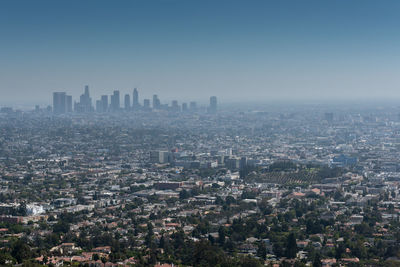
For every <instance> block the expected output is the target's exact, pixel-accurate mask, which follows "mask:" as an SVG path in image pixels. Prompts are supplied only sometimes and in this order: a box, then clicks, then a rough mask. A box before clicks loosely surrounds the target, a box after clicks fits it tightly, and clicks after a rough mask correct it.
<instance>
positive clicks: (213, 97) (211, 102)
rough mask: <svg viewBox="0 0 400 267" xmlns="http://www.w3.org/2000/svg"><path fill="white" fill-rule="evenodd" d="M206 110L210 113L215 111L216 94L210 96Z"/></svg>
mask: <svg viewBox="0 0 400 267" xmlns="http://www.w3.org/2000/svg"><path fill="white" fill-rule="evenodd" d="M208 112H210V113H216V112H217V97H216V96H212V97H210V106H209V108H208Z"/></svg>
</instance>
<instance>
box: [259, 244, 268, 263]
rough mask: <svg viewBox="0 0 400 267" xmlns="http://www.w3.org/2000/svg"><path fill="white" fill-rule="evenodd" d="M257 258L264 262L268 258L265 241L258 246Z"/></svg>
mask: <svg viewBox="0 0 400 267" xmlns="http://www.w3.org/2000/svg"><path fill="white" fill-rule="evenodd" d="M257 256H258V257H260V258H261V259H263V260H265V259H266V258H267V246H266V245H265V242H264V241H261V242H260V243H259V244H258V249H257Z"/></svg>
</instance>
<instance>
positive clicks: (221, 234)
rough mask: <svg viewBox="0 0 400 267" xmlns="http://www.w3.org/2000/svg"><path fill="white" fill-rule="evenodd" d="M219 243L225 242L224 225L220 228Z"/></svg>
mask: <svg viewBox="0 0 400 267" xmlns="http://www.w3.org/2000/svg"><path fill="white" fill-rule="evenodd" d="M218 243H219V244H220V245H221V246H222V245H224V243H225V228H224V227H222V226H220V227H219V228H218Z"/></svg>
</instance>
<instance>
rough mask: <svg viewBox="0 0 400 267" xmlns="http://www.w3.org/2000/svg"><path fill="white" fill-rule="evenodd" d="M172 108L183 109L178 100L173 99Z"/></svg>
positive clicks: (174, 109)
mask: <svg viewBox="0 0 400 267" xmlns="http://www.w3.org/2000/svg"><path fill="white" fill-rule="evenodd" d="M171 110H172V111H180V110H181V108H180V107H179V105H178V101H177V100H172V103H171Z"/></svg>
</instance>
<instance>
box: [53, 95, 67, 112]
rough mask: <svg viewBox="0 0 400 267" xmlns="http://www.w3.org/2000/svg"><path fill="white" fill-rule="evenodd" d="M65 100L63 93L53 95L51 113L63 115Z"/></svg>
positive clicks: (65, 106)
mask: <svg viewBox="0 0 400 267" xmlns="http://www.w3.org/2000/svg"><path fill="white" fill-rule="evenodd" d="M66 104H67V100H66V93H65V92H54V93H53V112H54V114H64V113H65V112H67V105H66Z"/></svg>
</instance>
